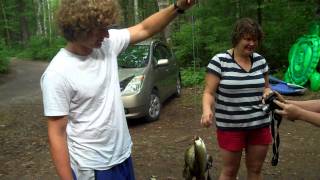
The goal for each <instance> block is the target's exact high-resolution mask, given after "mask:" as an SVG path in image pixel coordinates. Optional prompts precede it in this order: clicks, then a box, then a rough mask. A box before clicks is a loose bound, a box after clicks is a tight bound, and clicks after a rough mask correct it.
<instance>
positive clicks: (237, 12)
mask: <svg viewBox="0 0 320 180" xmlns="http://www.w3.org/2000/svg"><path fill="white" fill-rule="evenodd" d="M235 2H236V19H239V18H240V14H241V8H240V0H236V1H235Z"/></svg>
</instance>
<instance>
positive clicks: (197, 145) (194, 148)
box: [182, 136, 213, 180]
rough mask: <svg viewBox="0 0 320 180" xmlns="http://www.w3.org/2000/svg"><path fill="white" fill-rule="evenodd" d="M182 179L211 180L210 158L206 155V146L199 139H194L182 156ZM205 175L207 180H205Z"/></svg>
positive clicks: (211, 160)
mask: <svg viewBox="0 0 320 180" xmlns="http://www.w3.org/2000/svg"><path fill="white" fill-rule="evenodd" d="M184 161H185V164H184V169H183V173H182V174H183V177H184V179H186V180H192V179H193V177H195V178H196V180H211V177H210V174H209V169H210V168H211V167H212V162H213V159H212V156H210V155H209V154H208V153H207V149H206V145H205V144H204V141H203V140H202V139H201V138H200V137H198V136H197V137H195V138H194V140H193V143H192V144H191V146H190V147H188V148H187V149H186V151H185V154H184ZM206 173H207V178H206Z"/></svg>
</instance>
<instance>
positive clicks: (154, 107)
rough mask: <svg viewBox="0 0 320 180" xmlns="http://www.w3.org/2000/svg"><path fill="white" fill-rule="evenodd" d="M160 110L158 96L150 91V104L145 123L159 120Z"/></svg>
mask: <svg viewBox="0 0 320 180" xmlns="http://www.w3.org/2000/svg"><path fill="white" fill-rule="evenodd" d="M160 110H161V102H160V98H159V96H158V94H157V93H156V92H155V91H152V93H151V94H150V102H149V108H148V113H147V118H146V119H147V121H155V120H157V119H159V116H160Z"/></svg>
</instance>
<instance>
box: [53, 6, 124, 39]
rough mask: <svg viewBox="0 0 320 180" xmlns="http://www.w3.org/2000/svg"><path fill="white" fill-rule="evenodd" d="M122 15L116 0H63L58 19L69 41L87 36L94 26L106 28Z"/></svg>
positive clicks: (59, 25) (64, 35) (57, 15)
mask: <svg viewBox="0 0 320 180" xmlns="http://www.w3.org/2000/svg"><path fill="white" fill-rule="evenodd" d="M119 17H120V8H119V5H118V3H117V1H116V0H61V2H60V6H59V9H58V11H57V14H56V21H57V25H58V28H59V30H60V32H61V34H62V36H63V37H64V38H65V39H66V40H67V41H76V40H79V39H84V38H86V37H87V35H88V32H90V31H91V30H93V29H94V28H106V27H107V26H109V25H113V24H115V23H116V22H117V21H118V20H119Z"/></svg>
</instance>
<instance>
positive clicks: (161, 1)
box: [157, 0, 171, 43]
mask: <svg viewBox="0 0 320 180" xmlns="http://www.w3.org/2000/svg"><path fill="white" fill-rule="evenodd" d="M157 3H158V7H159V11H161V10H162V9H164V8H166V7H167V6H169V1H168V0H157ZM170 35H171V23H170V24H169V25H168V26H167V27H166V28H165V29H164V30H163V32H162V33H161V37H162V38H163V39H164V40H165V41H166V42H168V43H170Z"/></svg>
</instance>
